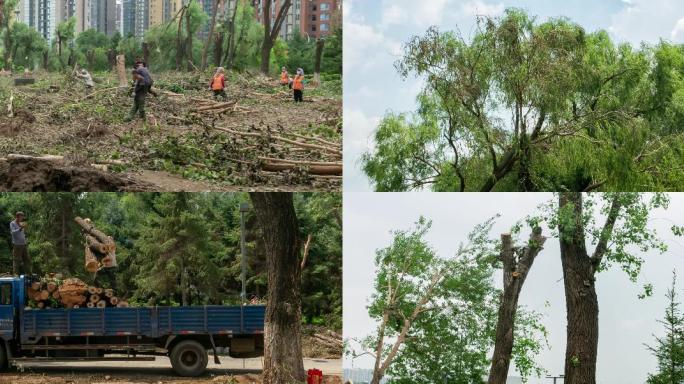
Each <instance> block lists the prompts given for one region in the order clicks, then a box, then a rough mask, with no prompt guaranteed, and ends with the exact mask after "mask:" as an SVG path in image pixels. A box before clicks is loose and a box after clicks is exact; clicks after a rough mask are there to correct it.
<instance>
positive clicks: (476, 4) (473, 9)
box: [461, 0, 506, 17]
mask: <svg viewBox="0 0 684 384" xmlns="http://www.w3.org/2000/svg"><path fill="white" fill-rule="evenodd" d="M461 9H462V10H463V12H464V13H465V14H466V15H470V16H490V17H495V16H500V15H501V14H503V12H504V10H505V9H506V7H505V6H504V4H503V3H498V4H487V3H485V2H483V1H482V0H474V1H469V2H467V3H464V4H463V5H462V6H461Z"/></svg>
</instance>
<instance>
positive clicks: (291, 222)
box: [250, 192, 305, 384]
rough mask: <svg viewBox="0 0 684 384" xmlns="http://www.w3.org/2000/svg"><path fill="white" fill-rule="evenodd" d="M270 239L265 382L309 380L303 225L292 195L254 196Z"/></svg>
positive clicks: (266, 239) (266, 245) (267, 242)
mask: <svg viewBox="0 0 684 384" xmlns="http://www.w3.org/2000/svg"><path fill="white" fill-rule="evenodd" d="M250 198H251V200H252V203H253V204H254V212H255V215H256V218H257V221H258V222H259V225H260V227H261V230H262V233H263V239H264V249H265V254H266V264H267V272H268V305H267V307H266V319H265V342H264V344H265V345H264V365H263V367H264V373H263V383H264V384H285V383H288V384H289V383H301V382H303V381H304V380H305V373H304V361H303V358H302V345H301V319H302V314H301V307H302V297H301V269H300V268H299V255H300V252H299V250H300V239H299V224H298V221H297V215H296V213H295V210H294V203H293V197H292V194H291V193H284V192H278V193H250Z"/></svg>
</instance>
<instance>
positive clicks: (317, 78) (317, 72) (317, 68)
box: [314, 38, 325, 86]
mask: <svg viewBox="0 0 684 384" xmlns="http://www.w3.org/2000/svg"><path fill="white" fill-rule="evenodd" d="M323 48H325V40H324V39H320V38H319V39H318V40H316V61H315V62H314V84H316V85H317V86H318V85H321V61H322V60H323Z"/></svg>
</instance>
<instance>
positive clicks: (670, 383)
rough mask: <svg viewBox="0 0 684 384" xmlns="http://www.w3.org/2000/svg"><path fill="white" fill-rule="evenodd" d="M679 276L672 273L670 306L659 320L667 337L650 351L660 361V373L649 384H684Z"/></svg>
mask: <svg viewBox="0 0 684 384" xmlns="http://www.w3.org/2000/svg"><path fill="white" fill-rule="evenodd" d="M676 285H677V274H676V273H675V272H673V273H672V286H671V287H670V288H669V289H668V290H667V293H666V294H665V297H666V298H667V300H668V306H667V308H666V309H665V318H664V319H663V320H658V322H659V323H660V324H662V325H663V327H664V328H665V331H666V333H665V336H663V337H656V345H655V346H648V349H649V350H650V351H651V352H652V353H653V355H654V356H655V357H656V359H658V373H656V374H652V375H649V377H648V383H649V384H681V383H684V315H683V314H682V311H681V309H680V304H681V303H680V302H679V301H678V297H677V292H676Z"/></svg>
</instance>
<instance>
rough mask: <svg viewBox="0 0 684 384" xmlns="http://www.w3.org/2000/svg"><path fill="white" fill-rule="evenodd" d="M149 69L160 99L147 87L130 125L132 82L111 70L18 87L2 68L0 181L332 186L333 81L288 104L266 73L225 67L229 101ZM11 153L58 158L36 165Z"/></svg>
mask: <svg viewBox="0 0 684 384" xmlns="http://www.w3.org/2000/svg"><path fill="white" fill-rule="evenodd" d="M153 75H154V76H155V87H154V89H155V90H156V92H157V93H158V94H159V97H157V98H155V97H152V96H148V98H147V116H146V119H145V120H139V119H138V120H134V121H132V122H128V123H127V122H124V121H123V119H124V117H125V116H126V114H127V113H128V111H129V109H130V107H131V103H132V98H131V97H130V91H129V89H128V88H117V87H116V84H115V79H114V76H113V75H112V74H108V73H107V74H96V75H95V79H96V80H97V81H98V84H96V87H95V88H94V89H93V90H90V91H86V89H85V87H84V85H83V84H82V83H81V82H80V81H78V80H76V79H74V78H73V77H71V76H70V75H69V74H55V73H51V74H36V75H35V77H36V83H35V84H32V85H28V86H20V87H15V86H13V85H12V83H11V79H10V78H6V77H5V78H0V180H4V184H3V183H0V189H2V190H15V191H18V190H22V191H46V190H69V191H80V190H86V191H94V190H116V191H119V190H121V191H144V190H163V191H178V190H187V191H207V190H214V191H253V190H264V191H309V190H311V191H331V190H333V191H337V190H340V189H341V183H342V181H341V175H340V174H338V173H337V170H338V168H337V167H338V166H339V167H341V164H340V163H341V151H342V146H341V142H342V139H341V138H342V132H341V129H342V128H341V127H342V125H341V119H342V101H341V85H340V84H341V82H340V81H339V80H336V81H330V82H325V81H324V82H323V85H322V86H321V87H318V88H316V89H310V90H307V91H306V92H305V100H308V102H304V103H297V104H296V103H294V102H293V101H292V100H291V97H290V93H289V91H288V90H287V89H286V88H283V87H281V86H279V85H278V84H277V80H275V79H270V78H266V77H263V76H261V75H255V74H237V75H236V74H233V75H231V76H229V78H228V80H227V86H228V89H227V93H228V95H229V97H228V100H226V101H223V100H219V101H218V102H214V101H213V100H212V97H211V92H210V91H209V90H208V89H207V87H208V82H209V74H199V73H179V72H167V73H158V74H154V73H153ZM10 100H12V101H11V103H10ZM10 104H11V107H12V117H9V116H8V113H7V109H8V106H10ZM10 154H20V155H31V156H42V155H46V154H47V155H58V156H63V157H64V159H63V161H61V162H47V163H45V164H36V163H35V162H34V161H32V160H26V159H21V160H16V159H11V158H8V155H10ZM14 162H19V163H20V164H19V166H17V165H16V164H15V163H14ZM339 171H340V173H341V168H339Z"/></svg>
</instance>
